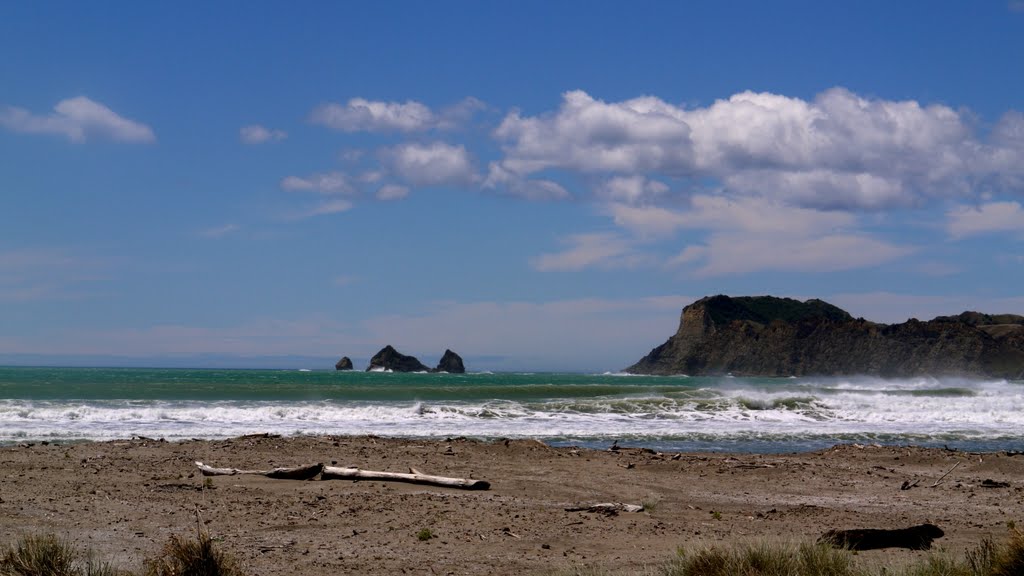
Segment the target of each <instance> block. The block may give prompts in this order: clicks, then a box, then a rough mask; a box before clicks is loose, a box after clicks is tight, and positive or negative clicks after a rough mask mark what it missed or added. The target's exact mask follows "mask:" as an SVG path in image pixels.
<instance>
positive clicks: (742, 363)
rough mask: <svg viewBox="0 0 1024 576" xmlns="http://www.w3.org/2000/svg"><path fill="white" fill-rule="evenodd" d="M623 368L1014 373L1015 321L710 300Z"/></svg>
mask: <svg viewBox="0 0 1024 576" xmlns="http://www.w3.org/2000/svg"><path fill="white" fill-rule="evenodd" d="M626 371H627V372H630V373H633V374H663V375H668V374H689V375H692V376H698V375H709V374H726V373H732V374H735V375H737V376H741V375H742V376H805V375H843V374H846V375H877V376H890V377H906V376H916V375H933V376H940V375H962V376H990V377H997V378H1008V379H1024V317H1022V316H1015V315H1010V314H1003V315H997V316H990V315H986V314H979V313H977V312H965V313H963V314H961V315H959V316H942V317H939V318H936V319H935V320H932V321H929V322H921V321H918V320H909V321H907V322H904V323H902V324H891V325H886V324H876V323H873V322H868V321H866V320H864V319H863V318H857V319H855V318H853V317H852V316H850V315H849V314H848V313H847V312H845V311H844V310H842V309H840V308H837V307H835V306H832V305H831V304H828V303H827V302H823V301H821V300H808V301H806V302H800V301H797V300H792V299H789V298H775V297H771V296H759V297H740V298H730V297H728V296H712V297H708V298H703V299H701V300H698V301H697V302H694V303H693V304H691V305H689V306H687V307H686V308H683V312H682V315H681V317H680V321H679V329H678V330H677V331H676V334H675V335H674V336H672V337H671V338H669V339H668V341H666V342H665V343H664V344H662V345H661V346H658V347H657V348H655V349H653V350H651V353H650V354H648V355H647V356H645V357H644V358H642V359H641V360H640V361H639V362H637V363H636V364H634V365H632V366H630V367H629V368H626Z"/></svg>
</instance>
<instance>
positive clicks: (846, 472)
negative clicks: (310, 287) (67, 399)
mask: <svg viewBox="0 0 1024 576" xmlns="http://www.w3.org/2000/svg"><path fill="white" fill-rule="evenodd" d="M196 460H200V461H203V462H206V463H207V464H210V465H212V466H223V467H236V468H247V469H267V468H274V467H279V466H297V465H302V464H312V463H317V462H322V463H325V464H332V463H334V464H336V465H339V466H357V467H360V468H363V469H368V470H380V471H390V472H406V471H408V468H409V467H415V468H417V469H419V470H421V471H423V472H424V473H428V474H437V475H444V476H456V477H467V478H477V479H484V480H487V481H489V482H491V489H490V490H487V491H464V490H458V489H452V488H440V487H430V486H419V485H413V484H401V483H385V482H379V481H360V482H351V481H346V480H330V481H322V480H309V481H289V480H274V479H269V478H265V477H262V476H250V475H245V476H218V477H213V478H212V479H211V480H210V481H209V482H206V481H204V480H205V479H204V477H203V476H202V475H201V474H200V473H199V472H198V470H197V468H196V467H195V465H194V461H196ZM958 463H959V464H958ZM954 466H955V469H953V468H954ZM950 469H953V470H952V472H949V471H950ZM0 470H2V471H3V472H2V481H0V536H2V539H3V541H4V542H6V543H10V542H13V540H14V539H15V538H17V537H18V536H20V535H23V534H25V533H27V532H37V531H49V532H54V533H57V534H59V535H62V536H66V537H68V538H69V539H71V540H72V541H74V542H76V543H78V544H80V545H83V546H89V547H92V548H94V549H95V550H96V551H98V552H99V553H100V554H101V555H103V556H104V557H105V558H106V559H108V560H111V561H113V562H115V563H117V564H119V565H121V566H122V567H125V568H130V569H135V568H138V567H139V566H141V561H142V559H143V558H144V557H146V556H148V555H152V554H154V553H155V552H156V551H158V550H159V549H160V547H161V546H162V545H163V544H164V543H165V542H166V541H167V539H168V537H169V536H171V535H174V534H178V535H183V536H190V535H194V534H195V530H196V509H197V507H198V509H199V511H200V512H199V514H200V517H201V519H202V522H203V523H204V528H205V530H207V531H208V532H209V534H210V535H211V536H212V537H214V538H215V539H216V540H217V541H218V544H219V545H220V546H221V547H223V548H224V549H225V550H227V551H229V552H231V553H232V554H234V555H235V556H236V557H237V558H238V559H239V561H240V562H241V564H242V566H243V567H244V569H245V570H246V572H247V573H248V574H253V575H271V574H299V573H338V574H343V573H347V574H401V573H409V574H543V573H552V572H557V571H558V570H561V569H566V568H571V567H592V568H600V569H604V570H608V571H611V572H614V573H624V574H630V573H640V572H643V571H645V570H649V569H652V568H655V567H657V566H658V565H660V564H662V563H664V562H665V561H666V560H667V559H669V558H670V557H671V556H672V555H673V554H674V553H675V551H676V549H677V548H678V547H680V546H686V547H692V546H702V545H708V544H716V543H734V542H735V543H738V542H744V541H749V540H764V539H769V540H784V541H808V540H814V539H815V538H817V537H818V536H819V535H820V534H821V533H822V532H824V531H825V530H828V529H833V528H838V529H845V528H899V527H905V526H910V525H914V524H919V523H923V522H932V523H935V524H937V525H939V526H940V527H942V528H943V530H945V532H946V536H945V537H944V538H942V539H940V540H938V541H936V545H935V550H939V551H942V550H945V551H949V552H953V553H956V554H959V553H960V552H961V551H963V550H965V549H967V548H970V547H973V546H975V545H976V544H977V543H978V542H980V541H981V539H982V538H984V537H986V536H991V537H994V538H997V539H1001V538H1002V537H1003V536H1004V535H1005V533H1006V526H1007V522H1009V521H1016V522H1017V523H1018V525H1020V523H1021V522H1022V521H1024V455H1015V454H1014V453H1009V454H1008V453H993V454H978V453H967V452H962V451H951V450H942V449H924V448H914V447H890V446H858V445H844V446H837V447H834V448H832V449H829V450H825V451H821V452H815V453H804V454H779V455H752V454H733V455H730V454H718V453H695V454H673V453H664V454H662V453H655V452H653V451H649V450H643V449H640V448H629V447H627V448H620V449H618V450H605V451H599V450H585V449H575V448H551V447H548V446H545V445H543V444H541V443H539V442H536V441H531V440H519V441H515V440H514V441H498V442H479V441H473V440H466V439H451V440H449V441H423V440H413V439H390V438H379V437H296V438H279V437H260V436H257V437H242V438H236V439H232V440H224V441H206V440H194V441H186V442H180V443H171V442H163V441H159V440H148V439H136V440H131V441H115V442H104V443H78V444H42V443H34V444H23V445H18V446H8V447H3V448H0ZM947 472H949V473H948V475H946V476H945V478H942V480H941V482H939V483H938V485H936V486H934V487H933V486H932V485H933V484H935V483H936V482H937V481H939V480H940V477H942V476H943V474H946V473H947ZM915 480H918V483H917V485H916V486H915V487H914V488H911V489H909V490H901V489H900V488H901V486H902V485H903V484H904V482H911V483H912V482H914V481H915ZM985 480H992V481H995V482H997V483H1003V482H1005V483H1008V484H1009V485H1008V486H1002V487H991V488H990V487H984V486H983V482H984V481H985ZM603 502H621V503H629V504H643V505H646V507H647V510H645V511H643V512H637V513H630V512H623V513H619V514H617V515H605V514H600V513H591V512H580V511H573V512H570V511H566V508H569V507H574V506H579V505H590V504H596V503H603ZM424 529H426V530H429V531H430V533H431V534H432V536H433V537H431V538H429V539H426V540H422V539H420V537H418V535H419V534H420V533H421V531H423V530H424ZM929 553H930V552H923V551H908V550H901V549H897V550H884V551H871V552H862V553H861V557H862V558H863V559H864V560H865V561H872V560H877V561H884V562H903V561H909V560H911V559H915V558H918V557H920V556H922V555H925V554H929Z"/></svg>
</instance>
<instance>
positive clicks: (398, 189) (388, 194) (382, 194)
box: [377, 184, 409, 200]
mask: <svg viewBox="0 0 1024 576" xmlns="http://www.w3.org/2000/svg"><path fill="white" fill-rule="evenodd" d="M408 195H409V188H407V187H405V186H399V185H397V184H386V185H384V186H381V187H380V188H379V189H378V190H377V199H378V200H401V199H402V198H405V197H406V196H408Z"/></svg>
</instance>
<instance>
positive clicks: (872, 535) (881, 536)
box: [818, 524, 945, 550]
mask: <svg viewBox="0 0 1024 576" xmlns="http://www.w3.org/2000/svg"><path fill="white" fill-rule="evenodd" d="M944 535H945V532H943V531H942V528H939V527H938V526H936V525H935V524H921V525H918V526H911V527H910V528H900V529H898V530H879V529H873V528H865V529H857V530H829V531H828V532H825V533H824V534H822V535H821V538H818V542H819V543H821V544H831V545H832V546H834V547H835V548H846V549H849V550H877V549H879V548H909V549H910V550H928V549H929V548H931V547H932V540H934V539H936V538H942V537H943V536H944Z"/></svg>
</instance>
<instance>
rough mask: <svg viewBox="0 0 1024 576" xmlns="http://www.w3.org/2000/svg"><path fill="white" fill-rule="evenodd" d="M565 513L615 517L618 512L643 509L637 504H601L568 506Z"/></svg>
mask: <svg viewBox="0 0 1024 576" xmlns="http://www.w3.org/2000/svg"><path fill="white" fill-rule="evenodd" d="M565 511H566V512H596V513H598V514H606V515H608V516H615V515H616V514H618V513H619V512H643V511H644V507H643V506H641V505H639V504H622V503H621V502H603V503H601V504H591V505H589V506H586V505H585V506H570V507H568V508H566V509H565Z"/></svg>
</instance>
